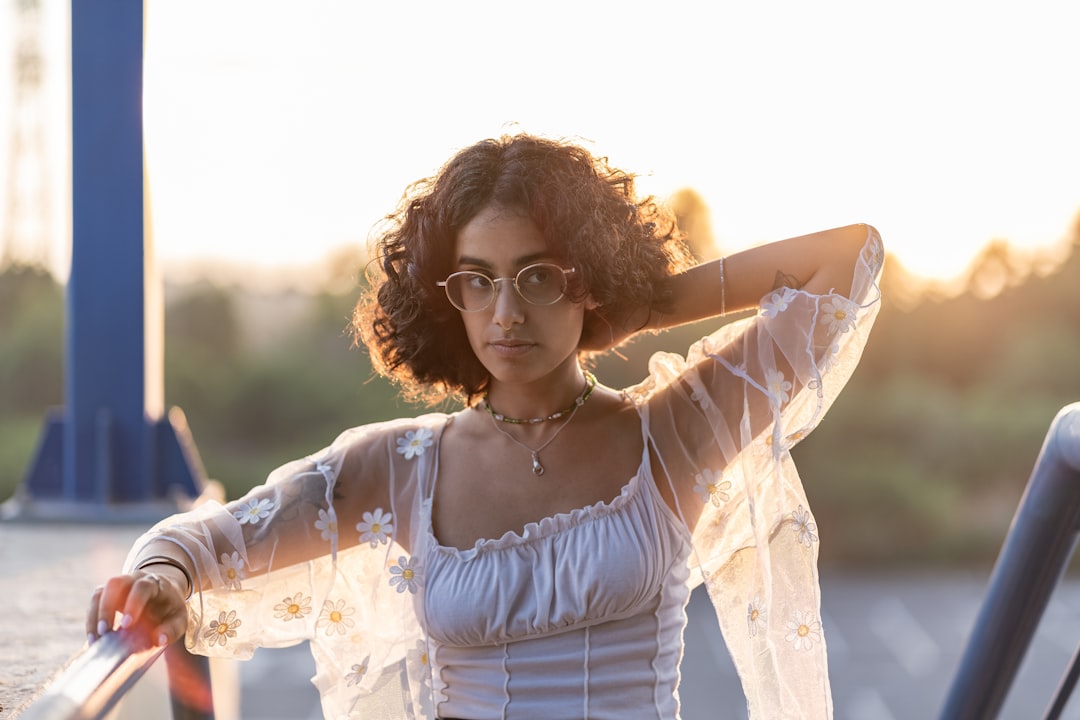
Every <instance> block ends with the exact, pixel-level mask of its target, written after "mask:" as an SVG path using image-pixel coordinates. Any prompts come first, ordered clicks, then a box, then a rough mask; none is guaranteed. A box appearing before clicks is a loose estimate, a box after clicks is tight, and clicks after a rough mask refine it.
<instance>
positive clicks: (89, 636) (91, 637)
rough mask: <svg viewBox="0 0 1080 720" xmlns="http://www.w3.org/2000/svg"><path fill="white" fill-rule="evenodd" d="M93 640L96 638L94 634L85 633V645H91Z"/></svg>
mask: <svg viewBox="0 0 1080 720" xmlns="http://www.w3.org/2000/svg"><path fill="white" fill-rule="evenodd" d="M95 640H97V635H95V634H94V633H86V644H87V645H93V644H94V641H95Z"/></svg>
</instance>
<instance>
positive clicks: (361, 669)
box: [345, 655, 371, 687]
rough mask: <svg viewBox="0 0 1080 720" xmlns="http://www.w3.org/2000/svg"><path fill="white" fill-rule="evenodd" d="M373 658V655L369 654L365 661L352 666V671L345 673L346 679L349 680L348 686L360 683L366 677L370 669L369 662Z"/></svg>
mask: <svg viewBox="0 0 1080 720" xmlns="http://www.w3.org/2000/svg"><path fill="white" fill-rule="evenodd" d="M370 660H371V656H370V655H368V656H367V657H366V658H364V661H363V662H361V663H359V664H358V665H353V666H352V671H351V672H349V673H347V674H346V675H345V679H346V680H348V684H347V685H346V687H352V686H353V685H359V684H360V681H361V680H363V679H364V676H365V675H367V671H368V662H369V661H370Z"/></svg>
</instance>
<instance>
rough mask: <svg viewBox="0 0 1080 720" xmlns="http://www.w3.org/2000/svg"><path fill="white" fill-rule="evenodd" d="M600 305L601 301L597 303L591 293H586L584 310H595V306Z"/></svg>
mask: <svg viewBox="0 0 1080 720" xmlns="http://www.w3.org/2000/svg"><path fill="white" fill-rule="evenodd" d="M601 305H602V303H598V302H596V301H595V300H593V296H592V295H586V296H585V309H586V310H595V309H596V308H598V307H600V306H601Z"/></svg>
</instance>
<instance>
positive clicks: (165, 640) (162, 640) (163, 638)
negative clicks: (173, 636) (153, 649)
mask: <svg viewBox="0 0 1080 720" xmlns="http://www.w3.org/2000/svg"><path fill="white" fill-rule="evenodd" d="M157 644H158V647H165V646H166V645H168V644H169V637H168V636H167V635H166V634H165V633H161V634H160V635H158V639H157Z"/></svg>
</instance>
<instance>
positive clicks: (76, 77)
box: [5, 0, 203, 520]
mask: <svg viewBox="0 0 1080 720" xmlns="http://www.w3.org/2000/svg"><path fill="white" fill-rule="evenodd" d="M142 59H143V4H142V0H94V1H93V2H87V1H85V0H72V3H71V87H72V229H73V238H72V252H71V274H70V278H69V281H68V286H67V295H66V327H65V338H64V342H65V350H64V357H65V368H64V391H65V407H64V409H63V411H62V412H60V413H53V414H52V415H51V416H50V417H48V418H47V420H46V428H45V432H44V434H43V436H42V439H41V441H40V443H39V446H38V449H37V452H36V453H35V457H34V459H33V461H32V465H31V467H30V469H29V471H28V474H27V477H26V479H25V480H24V483H23V487H22V488H20V492H19V493H18V494H17V495H16V498H15V500H14V501H13V502H14V503H15V504H16V505H17V508H16V509H15V512H11V510H10V508H5V514H6V515H23V516H27V515H29V516H50V517H58V518H62V519H73V520H74V519H87V520H96V519H116V518H117V516H123V515H125V514H134V515H135V516H137V519H140V520H141V519H142V518H143V517H145V516H146V515H148V514H149V515H160V514H162V513H163V512H165V511H167V510H168V505H169V504H170V503H175V501H176V500H175V498H176V496H177V495H179V496H181V497H182V496H188V497H191V498H193V497H195V496H197V495H198V494H199V492H200V491H201V484H202V481H203V478H202V474H201V468H200V467H199V466H198V463H197V461H196V458H195V456H194V451H193V448H194V445H193V443H191V442H190V440H189V439H188V438H187V437H186V432H187V428H186V425H184V423H183V421H182V417H181V416H179V415H176V414H173V416H172V419H170V417H169V416H167V415H166V414H165V412H164V389H163V384H164V383H163V367H162V364H163V361H162V357H163V353H162V352H161V343H162V342H163V340H162V337H161V335H162V333H161V327H162V325H163V322H164V311H163V308H162V305H161V299H160V296H161V294H160V292H159V286H160V279H159V278H158V277H157V276H156V274H155V273H154V265H153V252H152V248H151V247H150V245H149V244H148V243H147V242H146V237H145V236H146V233H145V217H144V187H145V185H144V174H143V132H142V81H143V78H142V69H143V63H142ZM159 506H160V507H159ZM133 519H136V518H133Z"/></svg>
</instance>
